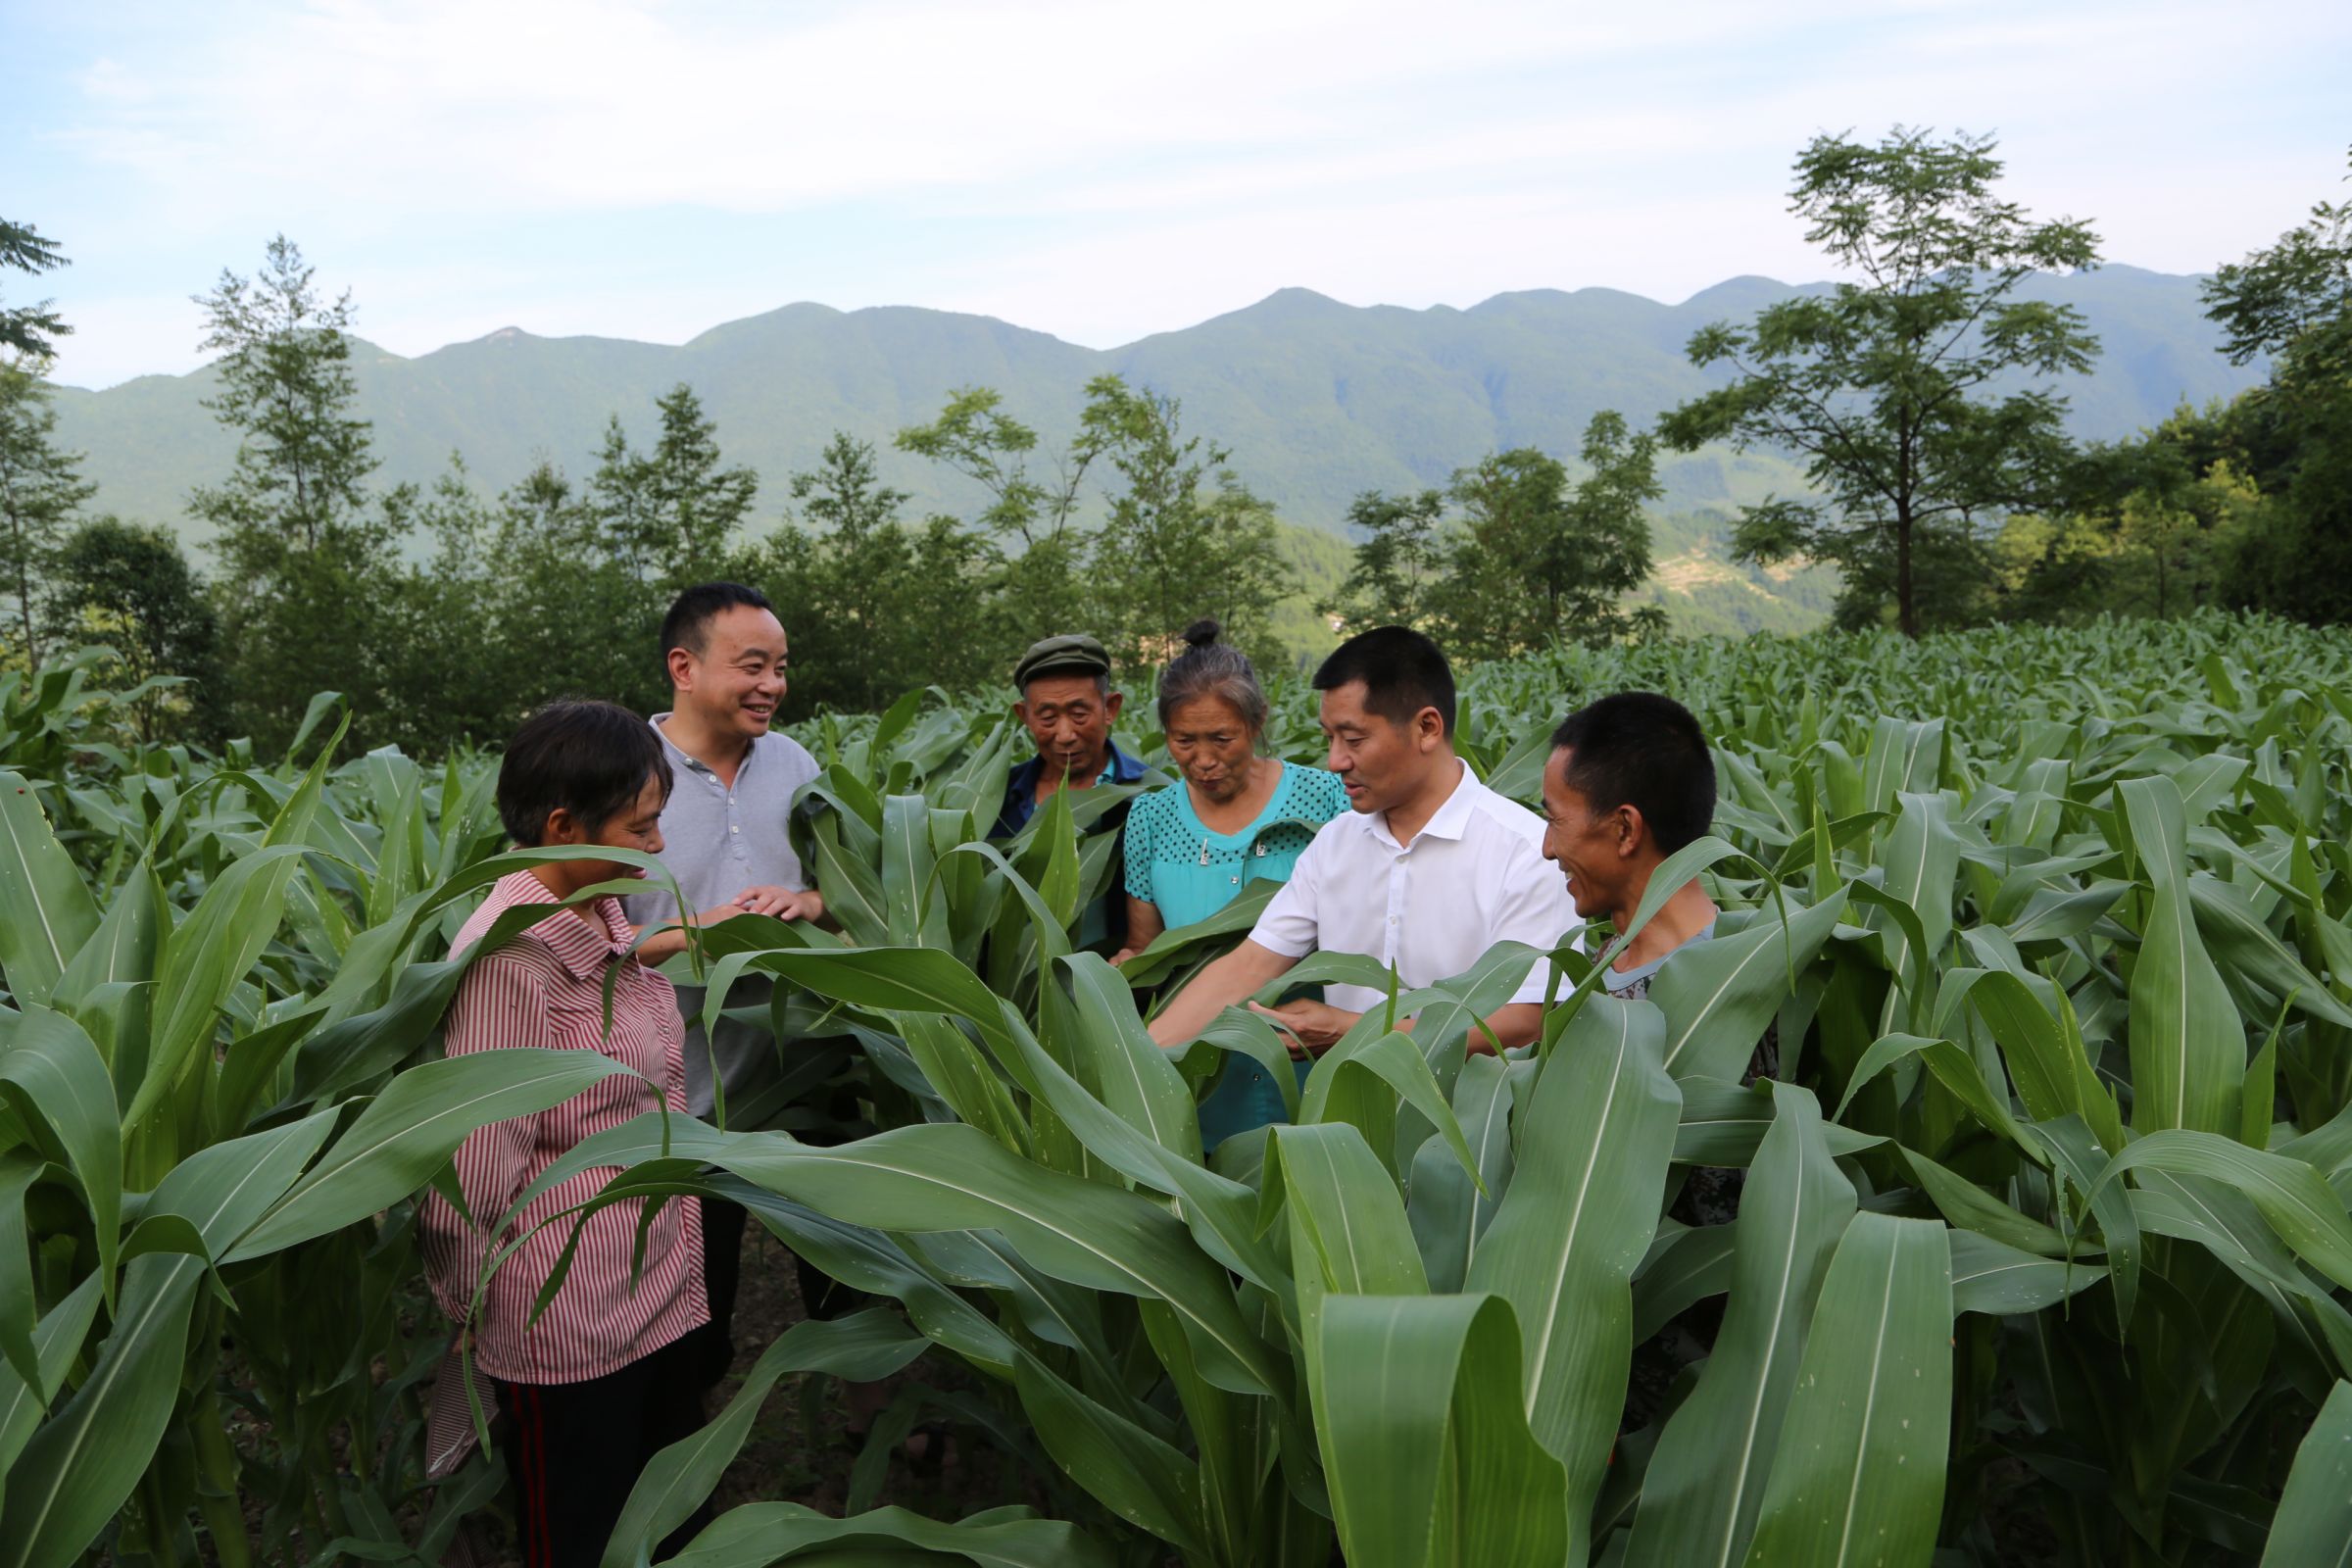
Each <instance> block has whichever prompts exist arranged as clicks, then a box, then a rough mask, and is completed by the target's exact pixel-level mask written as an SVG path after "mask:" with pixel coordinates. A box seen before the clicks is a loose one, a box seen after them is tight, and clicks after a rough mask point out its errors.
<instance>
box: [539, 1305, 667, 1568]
mask: <svg viewBox="0 0 2352 1568" xmlns="http://www.w3.org/2000/svg"><path fill="white" fill-rule="evenodd" d="M696 1350H697V1345H696V1336H695V1335H692V1334H689V1335H686V1336H685V1337H684V1338H682V1339H679V1340H675V1341H672V1342H671V1343H670V1344H668V1345H665V1346H663V1347H662V1348H661V1349H659V1350H656V1351H655V1352H654V1353H653V1354H651V1355H649V1356H646V1357H644V1358H643V1359H642V1360H637V1361H631V1362H630V1363H629V1364H628V1365H627V1366H624V1367H622V1368H620V1369H619V1370H618V1371H616V1372H608V1373H606V1374H605V1375H604V1376H603V1377H601V1378H590V1379H589V1380H588V1381H586V1382H585V1383H550V1384H536V1383H500V1384H498V1385H497V1390H498V1404H499V1408H500V1410H501V1411H503V1412H504V1413H505V1415H506V1418H507V1423H508V1424H507V1431H506V1437H505V1441H504V1446H505V1448H506V1450H507V1472H508V1474H509V1475H511V1476H513V1477H514V1480H515V1523H516V1525H517V1527H518V1532H519V1535H520V1538H521V1546H522V1562H523V1568H597V1564H598V1563H599V1562H601V1561H602V1560H603V1558H604V1555H605V1544H606V1542H607V1541H608V1540H609V1539H610V1538H611V1537H612V1534H613V1525H614V1524H616V1523H618V1522H619V1520H620V1510H621V1505H622V1504H624V1503H626V1502H627V1501H628V1500H629V1491H630V1489H631V1488H633V1487H635V1486H636V1485H637V1477H638V1476H639V1475H640V1474H641V1473H642V1472H643V1471H644V1469H645V1466H646V1463H647V1461H648V1460H650V1459H652V1458H653V1456H654V1455H655V1454H656V1453H658V1452H660V1451H661V1450H662V1448H664V1447H666V1446H669V1445H670V1444H672V1443H675V1442H677V1441H678V1440H679V1439H680V1438H683V1437H686V1436H687V1435H689V1434H690V1433H693V1432H694V1431H696V1430H697V1429H699V1428H700V1427H701V1426H702V1424H703V1404H702V1390H701V1386H700V1385H699V1384H698V1383H697V1382H696V1381H695V1378H694V1365H695V1356H696ZM708 1516H709V1504H708V1503H706V1504H705V1505H704V1507H703V1509H702V1510H701V1511H699V1512H698V1513H697V1514H696V1515H695V1517H694V1518H692V1519H690V1520H688V1521H687V1522H686V1523H685V1524H683V1525H681V1526H679V1527H678V1529H677V1531H676V1532H675V1533H674V1534H673V1535H671V1537H670V1538H669V1540H668V1541H667V1542H665V1543H662V1544H661V1545H660V1546H659V1547H658V1548H657V1549H656V1550H655V1552H654V1555H655V1556H656V1557H662V1556H667V1555H669V1554H670V1553H672V1552H673V1551H675V1550H676V1549H677V1548H678V1547H679V1546H682V1545H684V1544H685V1543H686V1541H687V1540H688V1539H690V1538H691V1537H692V1536H693V1535H694V1533H695V1532H696V1531H698V1530H700V1529H701V1528H702V1527H703V1525H704V1524H705V1523H707V1522H708Z"/></svg>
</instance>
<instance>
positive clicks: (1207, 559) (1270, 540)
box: [1078, 375, 1282, 664]
mask: <svg viewBox="0 0 2352 1568" xmlns="http://www.w3.org/2000/svg"><path fill="white" fill-rule="evenodd" d="M1086 393H1087V404H1086V411H1085V413H1084V414H1083V415H1082V416H1081V417H1080V420H1079V436H1078V449H1079V450H1080V451H1082V452H1085V453H1087V454H1088V455H1089V457H1090V460H1095V459H1099V460H1100V461H1101V462H1103V463H1104V464H1107V465H1108V466H1109V467H1110V468H1111V469H1112V470H1113V471H1114V472H1116V473H1117V474H1118V476H1119V480H1120V483H1119V484H1118V485H1117V486H1116V487H1115V488H1112V489H1111V490H1110V492H1109V511H1108V515H1106V516H1105V517H1104V518H1103V526H1102V528H1101V530H1100V531H1099V532H1098V533H1097V534H1096V535H1095V538H1094V542H1093V549H1092V551H1091V552H1090V554H1089V557H1088V564H1087V578H1088V583H1089V586H1090V589H1091V597H1092V599H1093V601H1094V604H1095V623H1096V627H1097V629H1098V631H1099V632H1100V633H1101V635H1102V636H1103V641H1104V642H1105V644H1106V645H1108V646H1109V647H1110V648H1111V649H1112V650H1113V653H1114V657H1118V658H1121V659H1123V660H1127V661H1131V662H1135V663H1138V664H1145V663H1153V662H1158V661H1160V660H1162V659H1164V658H1166V657H1167V656H1168V654H1169V652H1170V651H1171V650H1172V649H1173V648H1174V646H1175V644H1176V639H1177V637H1178V635H1179V634H1180V633H1181V631H1182V630H1183V628H1184V627H1185V625H1186V624H1187V623H1188V622H1190V621H1193V620H1195V619H1198V618H1199V617H1200V616H1201V615H1203V614H1211V615H1214V616H1216V617H1217V618H1218V619H1219V620H1221V621H1223V622H1224V624H1225V628H1226V631H1227V633H1228V634H1229V635H1230V636H1231V637H1232V638H1233V640H1234V641H1235V642H1237V643H1240V644H1241V645H1243V646H1244V647H1251V646H1252V645H1254V650H1255V651H1259V652H1271V650H1270V649H1268V647H1267V644H1268V637H1267V619H1268V613H1269V612H1270V611H1271V610H1272V609H1273V606H1274V602H1275V601H1276V600H1277V599H1279V598H1280V597H1281V573H1282V558H1281V555H1280V552H1279V551H1278V550H1277V549H1276V546H1275V531H1274V512H1273V509H1272V508H1270V507H1268V506H1267V505H1266V504H1265V503H1264V502H1263V501H1260V500H1259V499H1258V498H1257V497H1256V496H1254V495H1252V494H1250V491H1249V490H1248V489H1247V488H1245V487H1244V486H1243V484H1242V482H1241V480H1240V479H1239V478H1238V477H1236V476H1235V474H1234V472H1233V470H1232V468H1231V467H1230V466H1228V465H1229V460H1230V458H1231V456H1232V454H1230V453H1229V452H1227V451H1226V450H1225V449H1224V448H1223V447H1221V446H1218V445H1217V444H1216V443H1214V442H1212V441H1208V440H1206V439H1205V438H1204V437H1201V436H1197V435H1187V434H1185V433H1184V423H1183V406H1182V405H1181V404H1179V403H1178V402H1177V400H1176V399H1174V398H1172V397H1169V396H1167V395H1166V394H1164V393H1159V392H1154V391H1152V390H1150V389H1148V388H1147V389H1144V390H1141V391H1139V390H1136V389H1134V388H1131V387H1129V386H1128V385H1127V383H1126V382H1125V381H1124V380H1122V379H1120V378H1119V377H1118V376H1115V375H1104V376H1098V377H1096V378H1095V379H1094V380H1092V381H1090V382H1088V383H1087V388H1086Z"/></svg>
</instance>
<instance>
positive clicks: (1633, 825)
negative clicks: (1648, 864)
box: [1544, 747, 1644, 921]
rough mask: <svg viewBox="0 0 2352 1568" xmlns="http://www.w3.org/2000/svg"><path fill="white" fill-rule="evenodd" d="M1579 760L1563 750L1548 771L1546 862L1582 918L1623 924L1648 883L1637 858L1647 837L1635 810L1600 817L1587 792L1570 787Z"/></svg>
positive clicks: (1554, 755)
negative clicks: (1571, 768) (1572, 768)
mask: <svg viewBox="0 0 2352 1568" xmlns="http://www.w3.org/2000/svg"><path fill="white" fill-rule="evenodd" d="M1574 756H1575V754H1574V753H1573V752H1571V751H1569V750H1568V749H1567V748H1565V747H1562V748H1561V749H1559V750H1558V751H1555V752H1553V753H1552V754H1551V760H1550V761H1549V762H1548V763H1546V764H1545V765H1544V858H1545V859H1546V860H1549V861H1551V862H1552V863H1553V864H1554V865H1556V866H1558V867H1559V868H1560V871H1561V874H1562V875H1564V876H1566V877H1567V878H1568V895H1569V897H1570V898H1572V899H1573V900H1575V901H1576V912H1577V913H1578V914H1579V915H1580V916H1582V917H1583V918H1585V919H1587V920H1596V919H1607V920H1612V921H1616V920H1622V919H1624V918H1625V917H1627V916H1628V915H1630V914H1631V913H1632V912H1633V906H1634V902H1635V900H1637V899H1638V898H1640V896H1641V888H1640V886H1639V885H1638V884H1639V883H1640V882H1642V880H1644V878H1642V875H1641V862H1640V861H1639V860H1637V859H1636V858H1635V856H1636V852H1637V850H1638V849H1639V847H1640V845H1641V842H1642V834H1641V833H1640V831H1639V828H1638V825H1637V819H1636V818H1634V817H1633V815H1632V812H1631V809H1630V808H1627V807H1622V806H1621V807H1619V808H1617V809H1615V810H1613V811H1597V812H1596V811H1594V810H1593V803H1592V801H1591V799H1589V798H1588V797H1587V796H1586V795H1585V793H1584V791H1582V790H1579V789H1577V788H1575V787H1574V786H1573V785H1571V784H1570V783H1569V782H1568V769H1569V766H1570V764H1571V760H1572V759H1573V758H1574Z"/></svg>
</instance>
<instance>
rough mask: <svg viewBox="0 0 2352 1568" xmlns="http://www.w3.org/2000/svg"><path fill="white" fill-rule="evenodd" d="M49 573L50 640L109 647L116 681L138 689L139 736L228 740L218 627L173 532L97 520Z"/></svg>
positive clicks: (131, 709) (132, 709) (133, 704)
mask: <svg viewBox="0 0 2352 1568" xmlns="http://www.w3.org/2000/svg"><path fill="white" fill-rule="evenodd" d="M52 567H53V572H54V584H53V588H52V591H51V598H50V606H49V613H50V617H51V618H50V636H51V637H52V638H53V639H55V640H56V641H57V642H58V643H61V644H63V645H65V646H68V647H73V646H85V645H91V644H98V645H103V646H104V647H106V648H108V649H111V650H112V651H113V653H114V656H115V657H114V661H112V662H110V664H111V665H112V666H114V667H111V668H110V671H109V673H110V678H115V679H120V680H122V681H123V682H125V683H126V684H128V685H129V686H131V687H133V688H135V689H137V690H138V692H139V695H138V696H136V697H134V698H130V699H128V700H127V701H126V703H125V704H124V707H125V709H126V710H127V714H126V716H127V719H128V728H129V732H130V734H131V736H132V737H133V738H135V739H137V740H139V741H141V742H145V743H147V744H150V745H153V744H158V743H161V742H163V741H165V740H166V739H167V738H171V739H180V740H193V741H196V742H198V743H201V744H203V745H207V746H218V745H219V744H220V743H221V741H222V740H223V739H225V738H226V736H225V726H226V723H227V716H226V713H225V711H224V699H225V695H226V693H225V685H226V672H225V670H224V668H223V665H222V660H221V635H220V623H219V620H218V618H217V617H216V616H215V615H214V613H213V606H212V601H211V599H210V597H209V596H208V595H207V594H206V592H205V588H204V583H203V581H202V579H200V578H199V577H198V576H197V575H196V572H195V569H194V568H193V567H192V566H191V565H190V564H188V558H187V554H186V552H184V551H182V550H181V549H180V547H179V540H178V538H177V537H176V536H174V535H173V534H172V532H171V530H169V529H167V528H160V527H154V526H141V525H139V524H137V523H127V522H123V521H122V520H121V519H119V518H115V517H97V518H93V519H92V520H90V521H88V522H85V523H83V524H81V526H79V527H77V528H75V529H74V530H73V533H71V534H70V535H68V536H67V538H66V541H65V543H64V545H63V546H62V547H61V548H60V549H59V551H58V553H57V559H56V561H55V562H54V563H53V564H52Z"/></svg>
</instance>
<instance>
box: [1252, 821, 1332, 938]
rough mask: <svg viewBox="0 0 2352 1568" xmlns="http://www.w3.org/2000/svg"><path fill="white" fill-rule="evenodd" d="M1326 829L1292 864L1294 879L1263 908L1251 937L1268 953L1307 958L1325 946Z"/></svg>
mask: <svg viewBox="0 0 2352 1568" xmlns="http://www.w3.org/2000/svg"><path fill="white" fill-rule="evenodd" d="M1328 837H1330V835H1329V834H1326V833H1317V834H1316V835H1315V836H1314V838H1313V839H1312V840H1310V841H1309V842H1308V844H1307V846H1306V848H1305V849H1303V850H1301V851H1299V863H1298V864H1297V865H1295V866H1293V867H1291V879H1290V880H1289V881H1288V882H1285V883H1284V884H1283V885H1282V889H1281V891H1280V892H1278V893H1276V894H1275V895H1274V897H1273V899H1272V900H1271V901H1270V902H1269V903H1268V904H1267V905H1266V907H1265V908H1264V909H1263V910H1262V911H1260V912H1259V914H1258V917H1257V925H1256V928H1255V929H1253V930H1252V931H1251V932H1250V941H1252V942H1254V943H1256V944H1257V945H1258V946H1259V947H1261V948H1264V949H1265V950H1266V951H1267V952H1268V953H1278V954H1280V955H1282V956H1284V957H1286V958H1303V957H1305V956H1307V955H1308V954H1310V953H1312V952H1314V951H1315V949H1317V948H1318V947H1320V946H1322V933H1323V924H1322V919H1321V916H1320V914H1319V912H1318V911H1319V910H1320V908H1321V905H1322V891H1321V886H1320V881H1319V877H1318V872H1319V870H1320V868H1321V865H1322V858H1321V857H1322V855H1323V854H1324V853H1326V846H1325V843H1324V840H1325V839H1327V838H1328Z"/></svg>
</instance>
